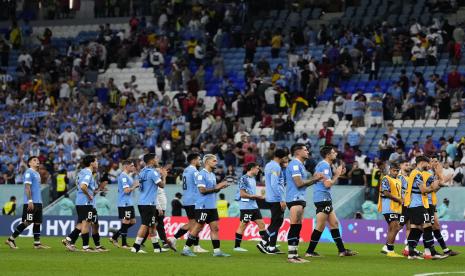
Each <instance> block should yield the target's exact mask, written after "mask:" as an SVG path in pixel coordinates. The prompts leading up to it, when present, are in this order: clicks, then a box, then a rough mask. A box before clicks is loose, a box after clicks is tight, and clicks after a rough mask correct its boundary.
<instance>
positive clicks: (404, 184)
mask: <svg viewBox="0 0 465 276" xmlns="http://www.w3.org/2000/svg"><path fill="white" fill-rule="evenodd" d="M398 178H399V179H400V181H401V183H402V198H404V197H405V192H406V191H407V187H408V181H407V178H405V176H403V175H399V176H398Z"/></svg>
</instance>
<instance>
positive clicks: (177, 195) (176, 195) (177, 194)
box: [174, 193, 182, 197]
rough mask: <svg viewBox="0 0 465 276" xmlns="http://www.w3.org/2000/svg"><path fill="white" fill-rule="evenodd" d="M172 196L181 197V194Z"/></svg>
mask: <svg viewBox="0 0 465 276" xmlns="http://www.w3.org/2000/svg"><path fill="white" fill-rule="evenodd" d="M174 196H175V197H182V194H181V193H176V194H175V195H174Z"/></svg>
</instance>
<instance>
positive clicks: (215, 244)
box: [212, 240, 220, 249]
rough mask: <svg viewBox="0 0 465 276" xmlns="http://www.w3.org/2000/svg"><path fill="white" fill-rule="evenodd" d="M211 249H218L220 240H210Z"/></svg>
mask: <svg viewBox="0 0 465 276" xmlns="http://www.w3.org/2000/svg"><path fill="white" fill-rule="evenodd" d="M212 245H213V249H217V248H220V240H212Z"/></svg>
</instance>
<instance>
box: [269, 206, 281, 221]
mask: <svg viewBox="0 0 465 276" xmlns="http://www.w3.org/2000/svg"><path fill="white" fill-rule="evenodd" d="M268 204H269V206H270V212H271V219H273V218H279V219H284V211H283V210H282V209H281V203H279V202H268Z"/></svg>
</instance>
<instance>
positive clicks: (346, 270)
mask: <svg viewBox="0 0 465 276" xmlns="http://www.w3.org/2000/svg"><path fill="white" fill-rule="evenodd" d="M5 238H6V237H0V241H1V245H0V275H62V276H64V275H111V274H112V275H114V276H119V275H149V274H150V275H244V276H249V275H253V276H258V275H289V276H290V275H292V276H293V275H304V274H305V275H335V276H339V275H363V276H371V275H376V276H380V275H414V274H418V273H431V272H457V271H465V247H454V248H453V249H455V250H459V251H461V252H463V253H462V254H461V255H459V256H456V257H450V258H447V259H445V260H438V261H431V260H413V261H412V260H407V259H405V258H404V259H401V258H387V257H386V256H384V255H382V254H380V253H379V251H380V248H381V245H372V244H348V245H347V246H346V247H348V248H350V249H352V250H356V251H358V252H359V253H360V255H358V256H355V257H346V258H341V257H338V256H337V254H336V247H335V245H334V244H331V243H321V244H319V245H318V247H317V251H318V252H319V253H320V254H321V255H324V258H318V259H316V258H314V259H311V260H310V263H306V264H289V263H287V262H286V260H287V259H286V255H274V256H268V255H264V254H261V253H260V252H258V250H257V249H256V248H255V244H256V242H243V244H242V247H244V248H247V249H249V252H245V253H236V252H233V251H232V246H233V242H232V241H223V242H222V243H221V246H222V249H223V250H224V251H225V252H227V253H230V254H232V257H230V258H215V257H212V256H211V253H205V254H198V256H197V257H194V258H189V257H183V256H180V253H179V251H178V252H177V253H175V252H167V253H162V254H154V253H153V251H152V250H151V249H152V246H151V244H149V245H150V246H149V247H148V248H147V249H150V250H148V251H149V253H148V254H133V253H130V252H129V251H127V250H124V249H118V248H114V247H113V246H112V245H110V244H109V242H108V239H107V238H103V239H102V244H103V245H105V246H107V247H108V248H109V249H110V250H111V251H110V252H106V253H84V252H67V251H66V250H65V248H64V247H63V245H61V243H60V240H61V238H43V239H42V242H43V243H44V244H47V245H49V246H51V247H52V249H49V250H40V251H39V250H35V249H32V239H31V238H18V239H17V245H18V247H19V249H18V250H11V249H9V248H8V246H7V245H5V244H4V243H3V241H4V240H5ZM129 241H130V242H132V239H130V240H129ZM78 244H79V245H80V244H81V240H79V241H78ZM91 244H92V241H91ZM183 245H184V241H178V245H177V247H178V249H181V248H182V246H183ZM201 245H202V246H203V247H204V248H205V249H208V250H211V243H210V242H208V241H202V242H201ZM307 245H308V244H307V243H304V244H301V246H300V253H301V255H303V254H304V252H305V249H306V247H307ZM402 247H403V246H401V245H397V252H399V251H400V249H401V248H402ZM281 249H282V250H286V249H287V245H285V244H284V243H282V244H281ZM454 275H465V272H464V273H463V274H454Z"/></svg>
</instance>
